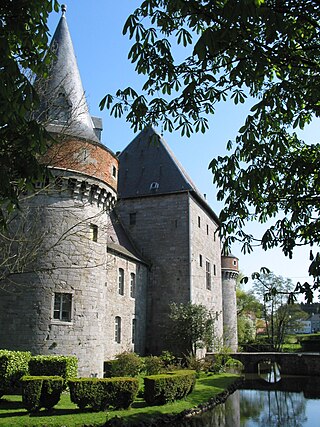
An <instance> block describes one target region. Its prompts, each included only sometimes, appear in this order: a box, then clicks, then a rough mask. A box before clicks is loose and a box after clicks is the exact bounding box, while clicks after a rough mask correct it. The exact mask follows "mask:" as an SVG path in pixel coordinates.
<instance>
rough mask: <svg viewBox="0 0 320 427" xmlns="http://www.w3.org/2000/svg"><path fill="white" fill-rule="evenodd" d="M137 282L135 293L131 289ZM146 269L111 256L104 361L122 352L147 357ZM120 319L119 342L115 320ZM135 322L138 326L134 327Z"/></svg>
mask: <svg viewBox="0 0 320 427" xmlns="http://www.w3.org/2000/svg"><path fill="white" fill-rule="evenodd" d="M119 268H121V269H123V271H124V289H123V295H121V294H120V293H119ZM132 274H134V278H135V290H134V291H133V290H132V288H131V286H132V283H131V281H132V276H131V275H132ZM147 279H148V271H147V266H146V265H144V264H142V263H139V262H137V261H135V260H132V259H129V258H127V257H124V256H122V255H121V254H117V253H114V252H111V253H108V267H107V279H106V285H107V286H106V309H105V312H106V334H105V342H106V343H108V344H107V345H106V346H105V352H104V357H105V360H108V359H112V358H114V356H115V355H117V354H119V353H122V352H123V351H134V352H135V353H138V354H140V355H144V352H145V345H146V342H145V341H146V304H147V302H146V291H147ZM116 316H118V317H120V318H121V332H120V335H121V337H120V340H118V341H119V342H117V339H116V338H117V337H116V332H115V326H116V325H115V318H116ZM133 321H134V322H135V323H134V325H133Z"/></svg>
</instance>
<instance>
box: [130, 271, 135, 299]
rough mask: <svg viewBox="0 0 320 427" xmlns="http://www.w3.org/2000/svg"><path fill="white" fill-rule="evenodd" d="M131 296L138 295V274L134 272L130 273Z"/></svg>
mask: <svg viewBox="0 0 320 427" xmlns="http://www.w3.org/2000/svg"><path fill="white" fill-rule="evenodd" d="M130 296H131V298H135V297H136V275H135V274H134V273H131V274H130Z"/></svg>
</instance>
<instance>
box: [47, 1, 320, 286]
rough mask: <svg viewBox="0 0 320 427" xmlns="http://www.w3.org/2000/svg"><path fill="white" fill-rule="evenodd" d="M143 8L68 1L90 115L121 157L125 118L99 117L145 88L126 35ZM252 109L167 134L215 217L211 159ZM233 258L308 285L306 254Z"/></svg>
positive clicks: (309, 133)
mask: <svg viewBox="0 0 320 427" xmlns="http://www.w3.org/2000/svg"><path fill="white" fill-rule="evenodd" d="M139 4H140V1H138V0H119V1H117V2H116V1H111V0H95V1H92V2H88V1H84V0H68V3H67V13H66V17H67V21H68V25H69V30H70V33H71V37H72V40H73V44H74V48H75V52H76V56H77V61H78V66H79V69H80V74H81V78H82V83H83V86H84V89H85V92H86V96H87V101H88V104H89V108H90V112H91V115H95V116H98V117H102V119H103V124H104V131H103V136H102V142H103V143H104V144H105V145H107V146H108V147H109V148H110V149H111V150H113V151H114V152H116V151H121V150H122V149H123V148H124V147H125V146H126V145H127V144H128V143H129V142H130V141H131V140H132V139H133V138H134V136H135V135H134V133H133V131H132V130H131V129H130V125H129V124H127V123H126V121H125V118H122V119H114V118H112V117H110V116H109V112H108V111H103V112H101V111H100V110H99V102H100V100H101V99H102V98H103V96H104V95H105V94H106V93H111V94H114V93H115V92H116V90H117V89H119V88H121V89H122V88H124V87H127V86H132V87H134V88H135V89H140V87H141V84H142V82H143V79H142V78H141V77H139V76H137V74H136V73H135V71H134V65H133V64H131V63H130V62H129V60H128V59H127V55H128V52H129V49H130V41H129V40H128V37H127V36H123V35H122V28H123V25H124V23H125V21H126V18H127V17H128V16H129V14H130V13H131V12H132V11H133V10H134V9H135V7H136V6H138V5H139ZM59 19H60V13H59V14H57V13H55V12H53V13H52V14H51V16H50V19H49V28H50V32H51V35H53V33H54V30H55V28H56V26H57V23H58V21H59ZM249 109H250V102H249V103H248V105H244V106H242V105H241V106H234V105H233V104H232V103H225V104H221V105H218V106H217V107H216V113H215V115H214V116H213V117H212V119H211V120H210V129H209V131H207V132H206V133H205V134H204V135H203V134H198V135H194V136H192V137H191V138H181V137H180V134H179V133H178V132H176V133H171V134H170V133H165V134H164V138H165V139H166V141H167V143H168V144H169V145H170V147H171V149H172V150H173V152H174V153H175V155H176V157H177V158H178V159H179V161H180V163H181V164H182V165H183V167H184V168H185V169H186V171H187V172H188V173H189V175H190V176H191V178H192V179H193V181H194V182H195V184H196V185H197V187H198V189H199V190H200V191H201V192H202V193H205V194H206V195H207V200H208V202H209V204H210V205H211V207H212V208H213V209H214V210H215V211H216V212H217V214H218V213H219V210H220V209H221V203H220V204H219V203H218V202H217V201H216V189H215V188H214V186H213V184H212V175H211V172H210V171H209V170H208V165H209V163H210V161H211V159H212V158H214V157H216V156H218V155H223V154H224V153H225V152H226V150H225V147H226V143H227V141H228V140H229V139H231V140H234V139H235V136H236V134H237V130H238V129H239V128H240V127H241V125H242V124H243V121H244V119H245V117H246V113H247V112H248V111H249ZM318 134H319V121H318V122H316V123H313V124H312V125H311V126H310V127H309V128H308V129H307V130H306V131H305V135H304V137H305V138H306V139H307V140H309V141H310V142H317V139H316V138H317V135H318ZM248 229H249V230H250V231H253V232H255V233H258V234H259V235H260V234H261V227H259V226H258V225H257V224H250V226H249V228H248ZM233 253H234V254H235V255H236V256H238V257H239V264H240V270H241V271H242V272H243V273H244V274H245V275H251V273H252V272H254V271H258V270H259V269H260V267H261V266H266V267H268V268H269V269H270V270H272V271H273V272H274V273H275V274H277V275H282V276H283V277H288V278H292V280H293V281H294V282H295V281H298V280H299V281H304V280H308V271H307V270H308V265H309V260H308V258H309V249H308V248H304V249H303V248H302V249H299V250H298V249H297V250H296V251H295V253H294V258H293V260H289V259H288V258H286V257H285V256H284V255H282V253H281V251H279V250H270V251H268V252H264V251H261V250H260V249H255V250H254V252H253V253H252V254H250V255H243V254H242V253H241V252H240V247H239V246H235V247H234V248H233Z"/></svg>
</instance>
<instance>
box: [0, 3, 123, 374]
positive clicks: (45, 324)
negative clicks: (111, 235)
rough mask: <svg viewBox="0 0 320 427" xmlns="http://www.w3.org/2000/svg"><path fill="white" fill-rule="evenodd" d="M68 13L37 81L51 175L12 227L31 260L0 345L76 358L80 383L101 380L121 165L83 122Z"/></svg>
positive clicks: (4, 308)
mask: <svg viewBox="0 0 320 427" xmlns="http://www.w3.org/2000/svg"><path fill="white" fill-rule="evenodd" d="M65 10H66V9H65V7H63V9H62V11H63V13H62V17H61V19H60V22H59V24H58V27H57V29H56V32H55V34H54V36H53V39H52V43H51V46H52V48H54V50H55V55H56V58H55V61H54V63H53V64H52V67H51V69H50V76H49V78H48V80H47V81H46V82H45V84H44V85H43V84H41V85H40V83H39V82H38V83H37V82H36V85H37V84H38V88H39V87H40V86H41V93H40V98H41V107H40V111H39V116H40V118H41V119H44V118H45V119H46V120H47V122H46V128H47V130H48V131H49V132H50V133H51V135H52V137H53V139H52V142H51V143H50V144H49V145H50V147H49V149H48V151H47V153H46V155H45V156H43V159H42V161H43V162H45V164H46V165H47V166H48V169H49V170H50V174H49V178H48V180H47V181H46V182H41V183H37V184H36V185H35V186H34V187H35V188H34V191H33V192H30V194H27V195H25V196H26V197H24V198H23V200H21V207H22V209H21V214H20V215H18V216H17V217H16V218H15V219H14V220H13V221H12V223H13V224H15V226H14V227H13V230H14V233H15V236H20V234H21V236H22V237H21V239H20V240H19V247H18V249H17V254H18V255H17V256H18V257H20V258H19V259H21V262H22V260H23V256H24V257H29V258H28V268H26V266H24V268H22V267H21V271H20V274H18V275H17V274H16V275H15V277H13V276H11V277H10V280H11V283H9V282H8V286H7V288H8V289H7V290H9V292H4V293H3V292H2V293H1V295H0V325H1V327H0V348H8V349H11V350H29V351H31V352H32V353H33V354H47V355H54V354H59V355H75V356H77V358H78V361H79V374H80V375H81V376H102V374H103V361H104V345H105V344H104V343H105V336H106V321H105V305H106V292H107V291H106V281H107V254H106V244H107V230H108V227H110V220H109V212H110V210H111V209H112V208H113V206H114V204H115V202H116V198H117V174H118V160H117V157H116V156H115V155H114V154H113V153H112V152H111V151H110V150H108V149H107V148H106V147H105V146H103V145H102V144H101V143H100V140H99V135H100V131H101V127H102V126H101V121H100V120H99V119H96V118H91V116H90V115H89V111H88V107H87V103H86V100H85V96H84V91H83V88H82V83H81V79H80V74H79V70H78V67H77V62H76V58H75V54H74V50H73V45H72V41H71V37H70V34H69V30H68V26H67V22H66V18H65ZM19 233H20V234H19ZM19 238H20V237H19ZM19 251H20V254H19V253H18V252H19ZM23 251H25V254H24V252H23ZM21 254H22V255H23V256H22V255H21ZM93 354H94V357H92V355H93Z"/></svg>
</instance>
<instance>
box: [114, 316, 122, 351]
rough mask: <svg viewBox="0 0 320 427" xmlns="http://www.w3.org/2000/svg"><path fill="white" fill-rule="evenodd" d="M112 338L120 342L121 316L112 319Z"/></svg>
mask: <svg viewBox="0 0 320 427" xmlns="http://www.w3.org/2000/svg"><path fill="white" fill-rule="evenodd" d="M114 340H115V342H117V343H118V344H120V343H121V317H119V316H116V317H115V319H114Z"/></svg>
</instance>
